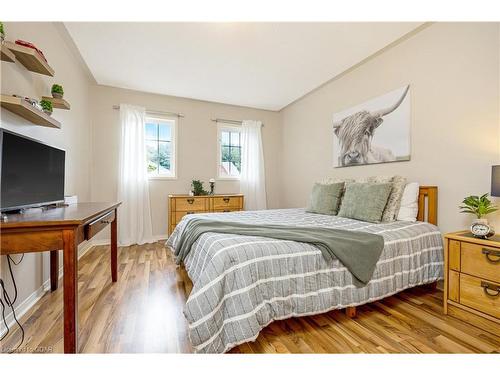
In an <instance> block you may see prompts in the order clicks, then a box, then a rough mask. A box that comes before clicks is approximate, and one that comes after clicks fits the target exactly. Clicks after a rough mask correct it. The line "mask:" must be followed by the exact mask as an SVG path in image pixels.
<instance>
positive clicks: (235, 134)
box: [218, 126, 241, 179]
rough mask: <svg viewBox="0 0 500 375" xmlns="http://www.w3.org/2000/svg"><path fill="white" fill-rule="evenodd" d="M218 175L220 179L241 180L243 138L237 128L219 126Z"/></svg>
mask: <svg viewBox="0 0 500 375" xmlns="http://www.w3.org/2000/svg"><path fill="white" fill-rule="evenodd" d="M218 137H219V152H218V175H219V178H234V179H236V178H240V172H241V136H240V128H239V127H236V126H219V128H218Z"/></svg>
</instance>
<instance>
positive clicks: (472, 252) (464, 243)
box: [443, 231, 500, 332]
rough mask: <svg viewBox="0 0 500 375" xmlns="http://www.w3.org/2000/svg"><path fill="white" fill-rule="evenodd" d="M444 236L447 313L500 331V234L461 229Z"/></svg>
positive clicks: (445, 308) (445, 309) (445, 311)
mask: <svg viewBox="0 0 500 375" xmlns="http://www.w3.org/2000/svg"><path fill="white" fill-rule="evenodd" d="M444 239H445V252H444V260H445V268H444V269H445V279H444V296H443V300H444V313H445V314H449V315H452V316H454V317H457V318H459V319H462V320H465V321H467V322H469V323H471V324H473V325H477V326H480V327H481V328H483V329H487V330H492V329H493V330H495V331H496V332H500V236H493V237H491V238H490V239H488V240H483V239H479V238H475V237H474V236H473V235H472V234H471V233H470V232H469V231H461V232H454V233H448V234H447V235H445V236H444ZM492 322H495V323H497V324H492Z"/></svg>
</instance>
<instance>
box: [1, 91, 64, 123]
mask: <svg viewBox="0 0 500 375" xmlns="http://www.w3.org/2000/svg"><path fill="white" fill-rule="evenodd" d="M0 104H1V105H2V107H3V108H5V109H7V110H8V111H11V112H12V113H15V114H16V115H18V116H21V117H23V118H25V119H26V120H28V121H30V122H31V123H33V124H35V125H40V126H47V127H49V128H57V129H60V128H61V123H60V122H59V121H57V120H55V119H53V118H52V117H50V116H49V115H47V114H46V113H45V112H43V111H40V110H39V109H37V108H35V107H33V106H32V105H31V104H29V103H28V102H26V101H25V100H24V99H22V98H17V97H15V96H11V95H3V94H2V95H1V96H0Z"/></svg>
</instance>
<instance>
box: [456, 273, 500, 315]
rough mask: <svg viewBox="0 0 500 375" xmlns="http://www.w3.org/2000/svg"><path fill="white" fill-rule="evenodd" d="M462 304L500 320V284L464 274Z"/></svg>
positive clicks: (461, 294)
mask: <svg viewBox="0 0 500 375" xmlns="http://www.w3.org/2000/svg"><path fill="white" fill-rule="evenodd" d="M460 303H461V304H462V305H465V306H468V307H471V308H473V309H475V310H478V311H481V312H483V313H485V314H488V315H491V316H493V317H495V318H498V319H500V284H498V283H493V282H491V281H486V280H482V279H480V278H477V277H473V276H469V275H465V274H463V273H462V274H460Z"/></svg>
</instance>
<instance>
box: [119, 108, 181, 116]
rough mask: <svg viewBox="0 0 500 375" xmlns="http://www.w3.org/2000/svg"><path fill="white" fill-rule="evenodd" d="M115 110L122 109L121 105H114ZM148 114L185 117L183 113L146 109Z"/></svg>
mask: <svg viewBox="0 0 500 375" xmlns="http://www.w3.org/2000/svg"><path fill="white" fill-rule="evenodd" d="M113 109H120V106H119V105H114V106H113ZM146 113H151V114H152V115H168V116H177V117H185V116H184V114H183V113H177V112H165V111H153V110H149V109H146Z"/></svg>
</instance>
